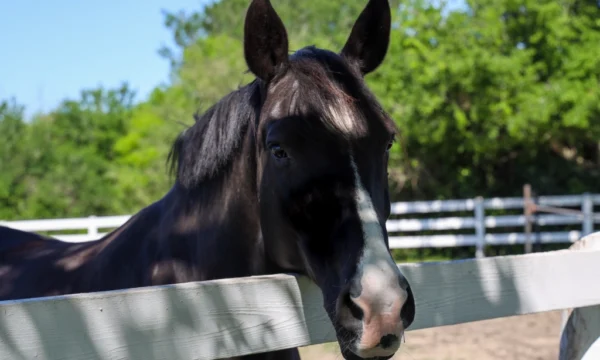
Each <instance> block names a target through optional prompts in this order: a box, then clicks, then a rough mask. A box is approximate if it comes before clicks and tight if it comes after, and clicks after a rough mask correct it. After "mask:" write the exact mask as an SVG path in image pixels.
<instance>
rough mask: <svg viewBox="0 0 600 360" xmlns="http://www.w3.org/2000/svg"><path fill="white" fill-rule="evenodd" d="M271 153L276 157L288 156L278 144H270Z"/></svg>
mask: <svg viewBox="0 0 600 360" xmlns="http://www.w3.org/2000/svg"><path fill="white" fill-rule="evenodd" d="M271 154H273V156H275V157H276V158H277V159H283V158H287V156H288V155H287V153H286V152H285V150H283V149H282V148H281V146H279V145H273V146H271Z"/></svg>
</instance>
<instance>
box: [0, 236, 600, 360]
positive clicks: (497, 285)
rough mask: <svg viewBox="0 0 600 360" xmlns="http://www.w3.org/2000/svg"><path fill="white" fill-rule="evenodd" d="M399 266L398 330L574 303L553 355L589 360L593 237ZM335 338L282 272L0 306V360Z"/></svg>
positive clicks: (596, 327) (311, 291)
mask: <svg viewBox="0 0 600 360" xmlns="http://www.w3.org/2000/svg"><path fill="white" fill-rule="evenodd" d="M594 236H595V238H596V239H595V240H594ZM399 267H400V268H401V270H402V272H403V273H404V274H406V275H407V277H408V278H409V279H410V281H411V284H412V286H413V289H414V294H415V300H416V309H417V312H416V318H415V322H414V324H413V325H412V326H411V328H410V330H409V332H410V331H413V330H417V329H424V328H431V327H437V326H443V325H452V324H460V323H465V322H471V321H479V320H486V319H492V318H499V317H506V316H512V315H523V314H530V313H537V312H543V311H551V310H559V309H569V308H575V310H574V311H573V312H572V313H571V314H570V317H569V319H568V321H566V325H565V326H564V330H563V331H562V338H561V341H560V357H559V359H560V360H580V359H584V360H592V359H594V358H592V357H591V356H594V355H589V354H590V353H591V352H592V351H593V350H594V348H595V346H593V345H592V344H593V342H594V340H595V339H598V337H599V336H600V322H595V320H596V319H600V286H598V274H599V273H600V233H596V234H594V235H592V236H590V237H588V239H587V240H585V241H581V242H577V243H576V244H575V245H574V246H572V249H570V250H560V251H552V252H545V253H537V254H526V255H518V256H503V257H490V258H484V259H470V260H463V261H451V262H439V263H423V264H402V265H399ZM582 320H584V322H583V323H581V321H582ZM585 321H587V322H588V323H587V324H586V323H585ZM557 330H559V329H557ZM410 338H411V337H410V334H409V336H407V340H406V342H407V343H410ZM335 340H336V339H335V336H334V331H333V328H332V325H331V323H330V321H329V319H328V317H327V315H326V313H325V312H324V310H323V298H322V296H321V293H320V291H319V290H318V288H317V287H316V286H315V285H314V284H313V283H312V282H310V281H308V280H307V279H306V278H303V277H295V276H290V275H273V276H259V277H248V278H238V279H226V280H218V281H206V282H193V283H186V284H178V285H169V286H157V287H147V288H138V289H129V290H120V291H110V292H98V293H91V294H77V295H69V296H57V297H48V298H38V299H28V300H21V301H5V302H0V356H1V358H2V359H24V360H29V359H36V360H75V359H77V360H80V359H95V360H114V359H128V360H137V359H140V360H141V359H143V360H191V359H218V358H227V357H232V356H240V355H246V354H252V353H260V352H265V351H272V350H279V349H284V348H290V347H297V346H306V345H314V344H320V343H326V342H333V341H335ZM506 346H510V344H506ZM558 346H559V341H558V338H557V347H558ZM401 351H402V350H400V352H401ZM586 353H587V354H588V355H586ZM595 359H597V357H596V358H595Z"/></svg>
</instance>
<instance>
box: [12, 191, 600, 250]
mask: <svg viewBox="0 0 600 360" xmlns="http://www.w3.org/2000/svg"><path fill="white" fill-rule="evenodd" d="M523 192H524V196H523V197H508V198H490V199H484V198H482V197H477V198H473V199H457V200H436V201H413V202H395V203H392V207H391V213H392V215H391V217H390V219H389V220H388V221H387V224H386V226H387V229H388V232H389V235H390V237H389V242H390V248H392V249H410V248H446V247H458V246H474V247H475V256H476V257H484V256H485V247H486V246H495V245H514V244H523V245H524V246H525V253H529V252H531V245H532V244H548V243H573V242H575V241H576V240H577V239H579V238H581V237H582V236H585V235H588V234H590V233H592V232H593V231H594V228H595V225H596V224H600V212H599V213H596V212H595V211H594V210H595V206H600V194H589V193H586V194H581V195H554V196H538V197H536V196H531V195H530V193H531V191H530V189H529V188H528V185H525V187H524V191H523ZM515 212H516V213H515ZM496 213H500V214H496ZM424 215H427V216H428V217H427V218H423V217H422V216H424ZM129 219H130V215H123V216H98V217H96V216H89V217H83V218H71V219H41V220H22V221H0V225H5V226H9V227H12V228H15V229H21V230H25V231H33V232H46V233H48V234H50V235H51V236H53V237H56V238H58V239H60V240H63V241H68V242H84V241H91V240H96V239H98V238H100V237H102V236H104V235H106V234H107V231H110V230H112V229H115V228H117V227H119V226H121V225H123V224H124V223H125V222H126V221H127V220H129ZM66 231H69V232H78V233H75V234H67V233H65V232H66Z"/></svg>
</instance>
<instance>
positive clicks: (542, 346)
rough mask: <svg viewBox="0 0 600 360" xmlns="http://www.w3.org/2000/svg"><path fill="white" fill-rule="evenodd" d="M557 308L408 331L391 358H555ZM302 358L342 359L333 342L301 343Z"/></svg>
mask: <svg viewBox="0 0 600 360" xmlns="http://www.w3.org/2000/svg"><path fill="white" fill-rule="evenodd" d="M560 324H561V312H560V311H553V312H547V313H540V314H533V315H524V316H515V317H508V318H500V319H493V320H486V321H478V322H473V323H467V324H460V325H452V326H444V327H438V328H433V329H424V330H416V331H411V332H408V333H407V334H406V342H405V343H404V344H402V347H401V348H400V351H399V352H398V354H396V356H395V357H394V358H393V359H394V360H400V359H402V360H492V359H493V360H496V359H504V360H508V359H515V360H516V359H519V360H550V359H553V360H554V359H557V358H558V345H559V341H560ZM300 351H301V354H302V359H303V360H342V359H343V358H342V357H341V355H340V353H339V348H338V347H337V345H336V344H335V343H333V344H324V345H315V346H308V347H304V348H302V349H301V350H300Z"/></svg>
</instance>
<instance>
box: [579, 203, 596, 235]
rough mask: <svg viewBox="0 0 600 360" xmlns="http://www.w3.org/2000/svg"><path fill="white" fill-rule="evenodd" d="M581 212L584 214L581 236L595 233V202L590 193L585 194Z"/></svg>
mask: <svg viewBox="0 0 600 360" xmlns="http://www.w3.org/2000/svg"><path fill="white" fill-rule="evenodd" d="M581 212H583V224H582V228H581V232H582V234H581V235H582V236H587V235H589V234H591V233H593V232H594V201H593V199H592V196H591V195H590V194H589V193H585V194H583V201H582V202H581Z"/></svg>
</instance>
